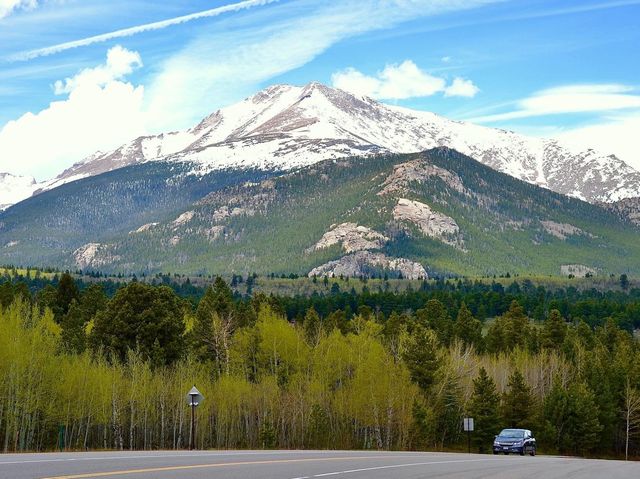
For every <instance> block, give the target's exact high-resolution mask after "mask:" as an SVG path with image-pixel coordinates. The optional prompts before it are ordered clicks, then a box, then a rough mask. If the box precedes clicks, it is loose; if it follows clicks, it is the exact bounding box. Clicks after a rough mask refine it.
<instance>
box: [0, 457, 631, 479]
mask: <svg viewBox="0 0 640 479" xmlns="http://www.w3.org/2000/svg"><path fill="white" fill-rule="evenodd" d="M327 477H328V478H333V477H335V478H336V479H338V478H339V479H342V478H345V479H386V478H393V479H423V478H430V477H438V478H492V479H493V478H509V479H511V478H545V479H553V478H565V477H572V478H605V479H617V478H620V479H630V478H640V463H632V462H630V463H626V462H622V461H601V460H586V459H573V458H563V457H552V456H546V457H545V456H537V457H528V456H527V457H520V456H481V455H475V454H471V455H469V454H446V453H406V452H405V453H403V452H363V451H211V452H204V451H203V452H175V451H154V452H104V453H49V454H8V455H0V479H36V478H37V479H42V478H47V479H90V478H113V479H118V478H127V479H151V478H153V479H205V478H207V479H212V478H214V479H250V478H259V479H322V478H327Z"/></svg>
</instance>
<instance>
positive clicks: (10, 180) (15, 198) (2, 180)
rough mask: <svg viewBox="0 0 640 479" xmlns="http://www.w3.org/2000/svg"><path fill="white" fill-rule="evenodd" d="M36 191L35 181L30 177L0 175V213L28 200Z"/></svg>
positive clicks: (8, 174)
mask: <svg viewBox="0 0 640 479" xmlns="http://www.w3.org/2000/svg"><path fill="white" fill-rule="evenodd" d="M36 189H37V184H36V180H35V179H33V178H31V177H28V176H15V175H12V174H10V173H0V211H1V210H4V209H6V208H8V207H9V206H11V205H12V204H14V203H17V202H19V201H22V200H23V199H25V198H29V197H30V196H31V195H32V194H33V192H34V191H35V190H36Z"/></svg>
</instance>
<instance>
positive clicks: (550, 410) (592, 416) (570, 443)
mask: <svg viewBox="0 0 640 479" xmlns="http://www.w3.org/2000/svg"><path fill="white" fill-rule="evenodd" d="M543 410H544V417H545V421H546V424H547V428H548V431H549V433H550V435H551V436H550V439H551V440H552V444H553V445H554V446H555V448H556V450H557V451H559V452H561V453H573V454H576V453H577V454H586V453H588V452H590V451H591V450H593V448H594V447H595V446H596V444H597V442H598V434H599V433H600V432H601V431H602V425H601V424H600V423H599V422H598V408H597V407H596V404H595V398H594V395H593V393H592V392H591V391H589V389H588V388H587V387H586V386H585V385H584V384H583V383H575V384H572V385H571V386H569V387H568V388H566V389H565V387H563V386H562V384H560V383H559V382H556V383H555V384H554V386H553V388H552V389H551V391H550V393H549V395H548V396H547V397H546V398H545V401H544V408H543Z"/></svg>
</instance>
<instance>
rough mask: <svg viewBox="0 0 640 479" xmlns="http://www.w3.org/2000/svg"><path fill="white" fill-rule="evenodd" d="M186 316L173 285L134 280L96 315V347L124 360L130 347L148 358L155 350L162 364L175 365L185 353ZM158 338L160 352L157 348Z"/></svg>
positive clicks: (94, 341)
mask: <svg viewBox="0 0 640 479" xmlns="http://www.w3.org/2000/svg"><path fill="white" fill-rule="evenodd" d="M183 316H184V312H183V308H182V304H181V301H180V299H179V298H178V297H177V296H176V294H175V293H174V291H173V290H172V289H171V288H169V287H167V286H159V287H154V286H149V285H146V284H142V283H138V282H132V283H130V284H128V285H127V286H125V287H123V288H120V289H119V290H118V292H117V293H116V294H115V296H114V297H113V299H112V300H111V301H109V304H108V305H107V307H106V309H105V310H103V311H100V312H99V313H98V314H96V317H95V320H94V326H93V330H92V332H91V336H90V342H91V345H92V347H93V349H94V350H98V349H101V348H104V350H105V351H107V352H108V353H110V354H114V355H115V356H116V357H117V358H118V359H119V360H120V361H125V359H126V357H127V352H128V351H129V350H134V351H135V350H137V351H139V352H140V353H141V354H142V355H143V356H144V357H146V358H150V357H151V356H152V353H153V356H154V357H155V358H158V356H160V358H161V364H171V363H173V362H175V361H177V360H178V359H179V358H180V357H181V356H182V354H183V352H184V337H183V335H184V331H185V323H184V317H183ZM156 340H157V342H158V344H159V346H160V348H161V352H160V354H159V353H158V351H157V347H156V348H154V343H155V342H156ZM161 364H156V366H159V365H161Z"/></svg>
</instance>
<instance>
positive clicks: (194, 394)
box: [187, 386, 204, 451]
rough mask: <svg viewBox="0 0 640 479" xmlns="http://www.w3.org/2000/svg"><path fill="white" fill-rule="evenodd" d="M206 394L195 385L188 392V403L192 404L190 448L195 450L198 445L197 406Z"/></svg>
mask: <svg viewBox="0 0 640 479" xmlns="http://www.w3.org/2000/svg"><path fill="white" fill-rule="evenodd" d="M203 399H204V396H203V395H202V394H201V393H200V391H198V389H197V388H196V387H195V386H193V387H192V388H191V391H189V392H188V393H187V404H188V405H189V406H191V431H190V434H189V450H190V451H193V450H194V449H195V447H196V406H197V405H198V404H200V403H201V402H202V400H203Z"/></svg>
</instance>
